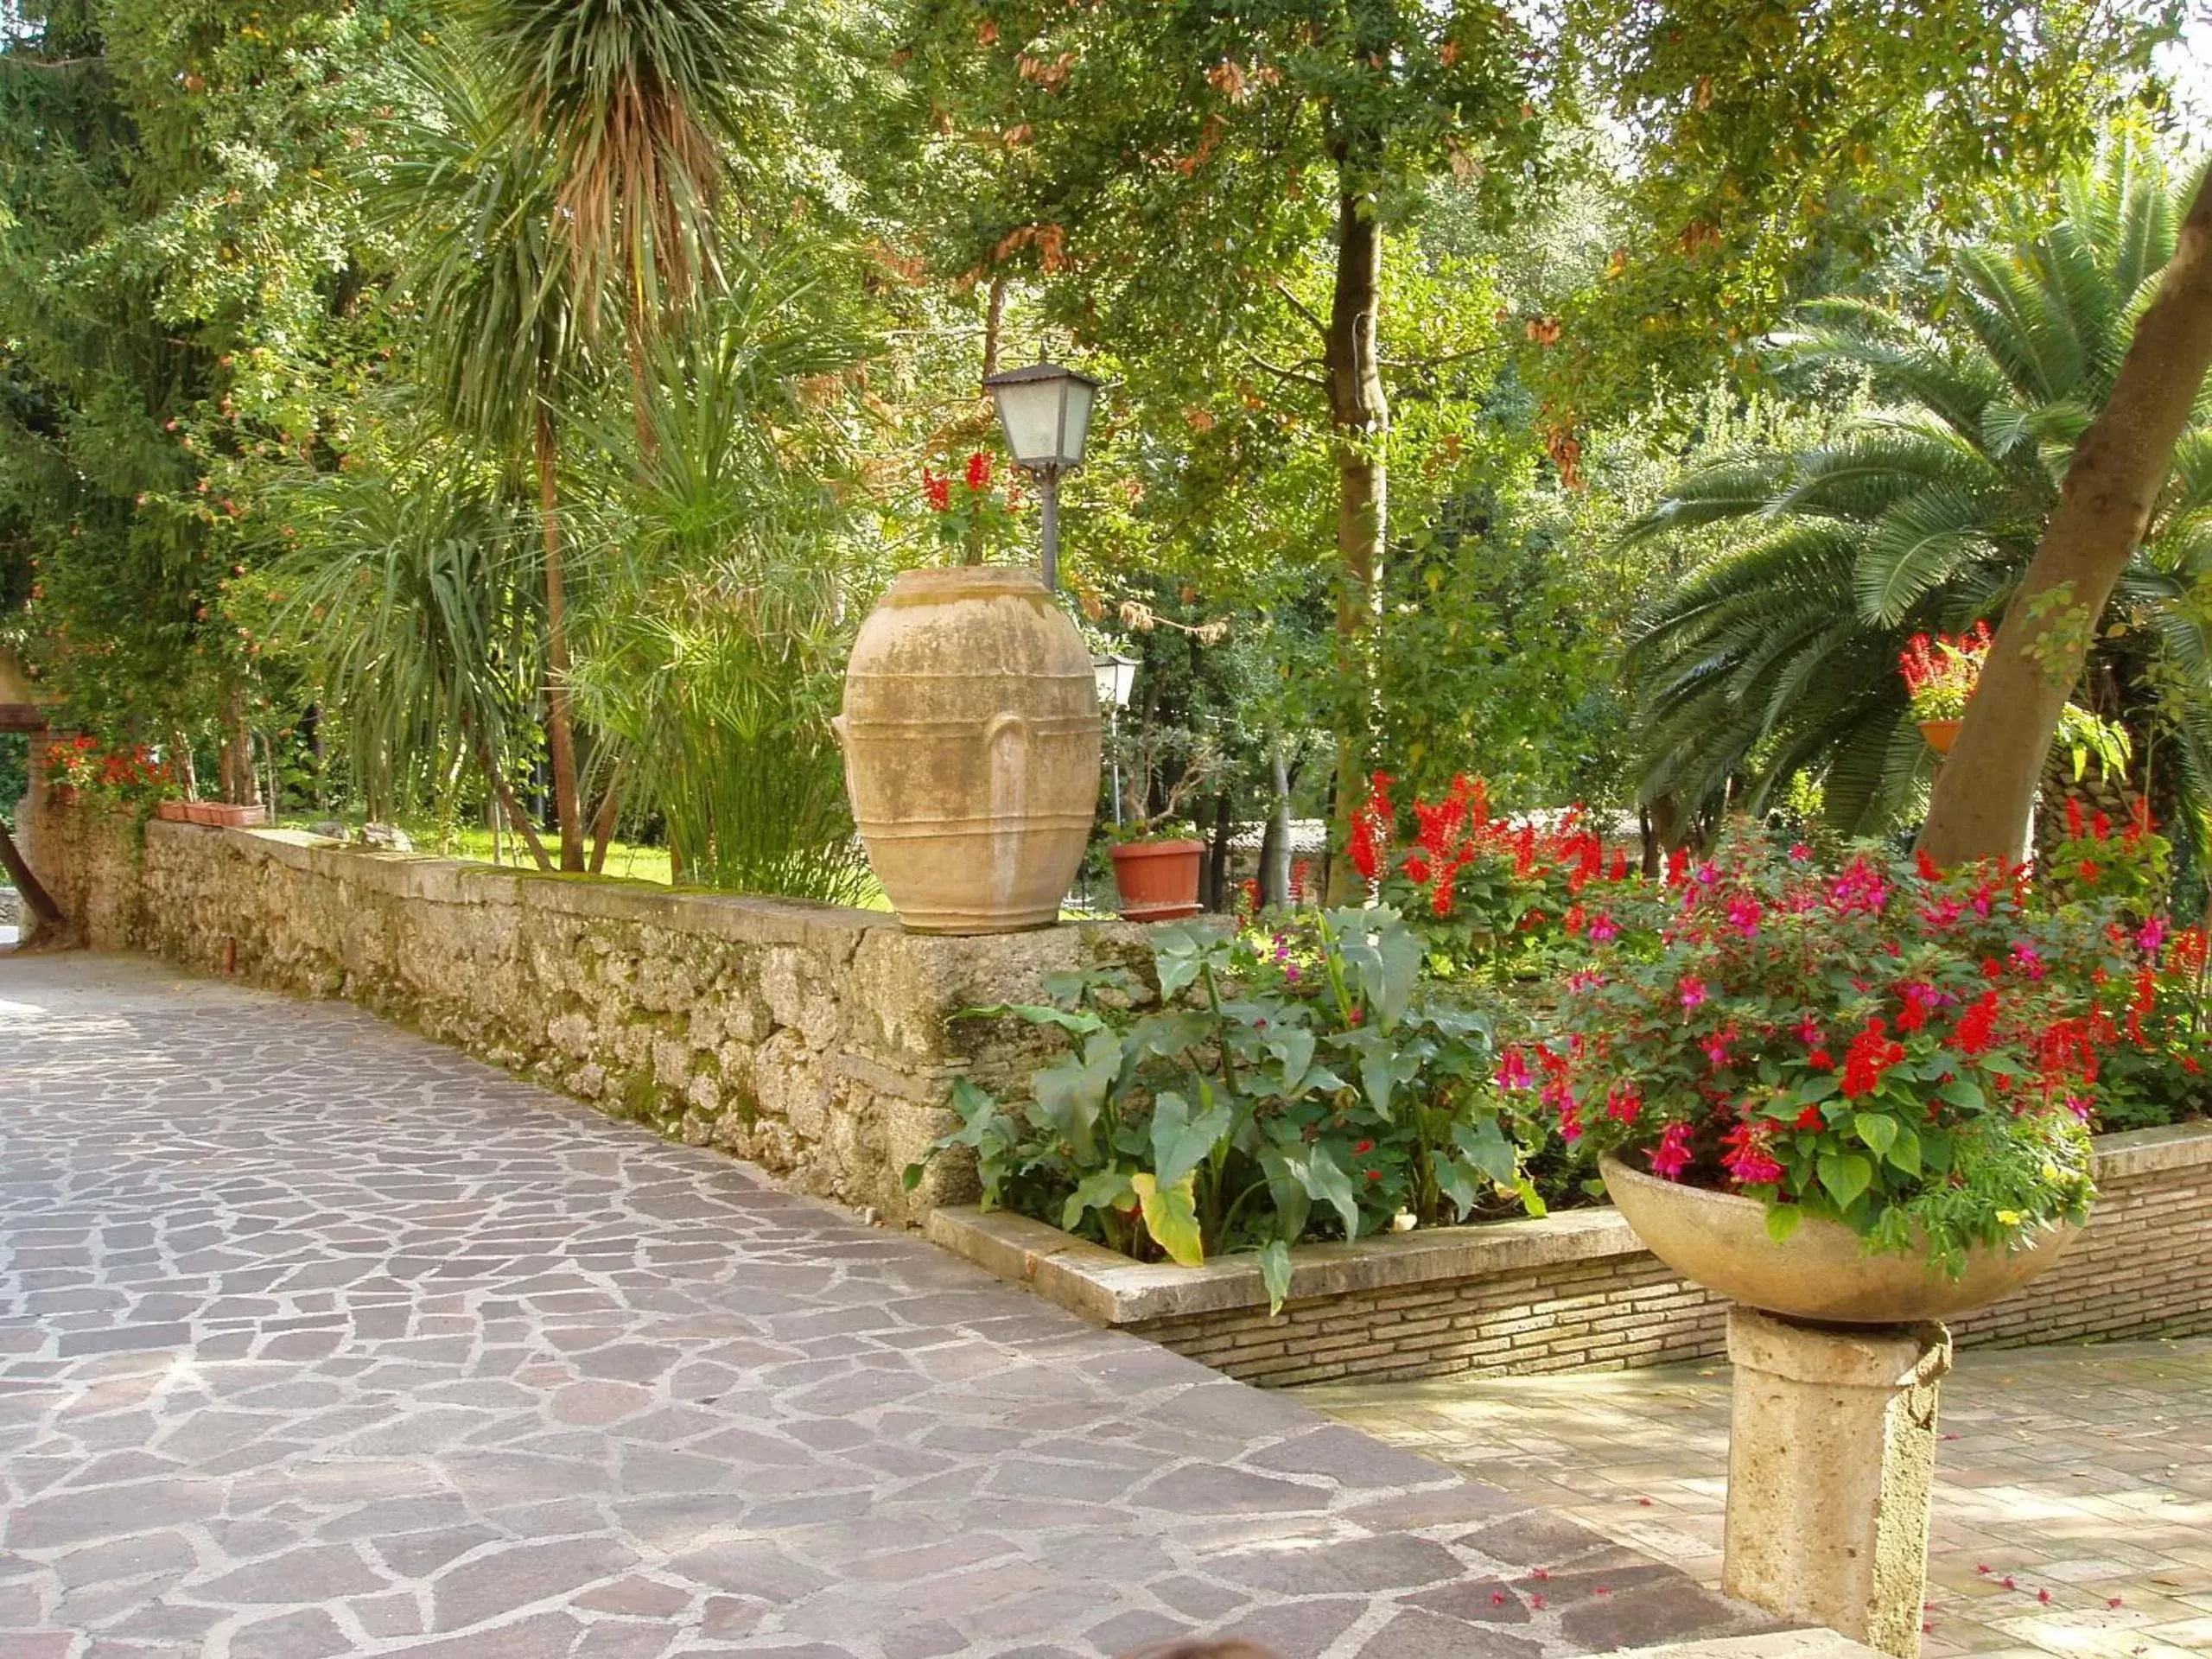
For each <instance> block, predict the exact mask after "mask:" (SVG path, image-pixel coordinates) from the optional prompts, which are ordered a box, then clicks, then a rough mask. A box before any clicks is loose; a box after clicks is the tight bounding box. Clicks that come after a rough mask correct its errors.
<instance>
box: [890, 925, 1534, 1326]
mask: <svg viewBox="0 0 2212 1659" xmlns="http://www.w3.org/2000/svg"><path fill="white" fill-rule="evenodd" d="M1154 941H1155V943H1154V963H1153V970H1154V976H1155V978H1156V982H1157V983H1156V989H1155V988H1150V987H1147V986H1146V985H1145V984H1144V983H1143V982H1141V981H1140V980H1139V979H1137V978H1136V977H1135V976H1134V975H1132V974H1130V973H1128V971H1126V970H1124V969H1105V970H1102V971H1095V972H1092V973H1089V974H1085V975H1082V976H1073V977H1071V978H1069V979H1067V980H1066V981H1065V982H1063V983H1062V984H1061V985H1060V986H1059V987H1058V992H1059V996H1060V1000H1059V1001H1057V1002H1056V1003H1054V1004H1052V1005H1051V1006H1035V1007H993V1008H983V1009H977V1010H975V1011H974V1012H973V1013H972V1014H969V1016H967V1017H969V1018H995V1017H1000V1016H1007V1015H1011V1016H1013V1017H1014V1018H1018V1019H1020V1020H1027V1021H1028V1022H1030V1023H1032V1024H1033V1025H1037V1026H1039V1027H1047V1028H1052V1029H1057V1030H1058V1031H1061V1032H1064V1033H1066V1034H1067V1039H1068V1043H1069V1052H1068V1053H1067V1054H1066V1055H1065V1058H1061V1059H1059V1060H1058V1061H1056V1062H1055V1063H1054V1064H1052V1065H1047V1066H1045V1067H1043V1068H1041V1069H1040V1070H1039V1071H1037V1072H1036V1073H1035V1074H1034V1075H1033V1077H1032V1079H1031V1090H1030V1097H1029V1099H1028V1100H1027V1101H1026V1102H1017V1103H1011V1104H1001V1103H1000V1102H998V1101H996V1100H995V1099H994V1098H992V1097H991V1096H989V1095H988V1094H986V1093H985V1092H984V1091H983V1090H981V1089H980V1088H977V1087H976V1085H975V1084H972V1083H969V1082H968V1081H967V1080H966V1079H963V1080H961V1081H960V1082H959V1083H958V1084H956V1085H955V1096H954V1104H955V1106H956V1107H957V1109H958V1110H959V1112H960V1115H961V1118H962V1126H961V1128H958V1129H957V1130H955V1131H953V1132H952V1133H951V1134H950V1135H947V1136H946V1137H945V1138H944V1140H943V1141H940V1142H939V1143H938V1146H937V1147H936V1148H934V1149H933V1155H935V1154H942V1153H944V1152H945V1151H948V1150H950V1148H952V1147H966V1148H969V1149H970V1150H972V1151H973V1152H974V1153H975V1154H976V1161H977V1165H978V1167H979V1169H980V1171H981V1173H982V1181H983V1193H984V1200H985V1202H986V1203H987V1204H990V1205H1006V1206H1007V1207H1010V1208H1013V1209H1016V1210H1019V1211H1021V1212H1022V1213H1024V1214H1027V1215H1032V1216H1035V1217H1039V1219H1041V1220H1046V1221H1050V1222H1052V1224H1055V1225H1057V1226H1060V1227H1065V1228H1066V1229H1068V1230H1071V1231H1073V1232H1077V1233H1080V1234H1082V1235H1083V1236H1086V1237H1090V1238H1095V1239H1098V1240H1100V1241H1102V1242H1103V1243H1106V1244H1108V1245H1109V1246H1110V1247H1112V1248H1114V1249H1119V1250H1122V1251H1125V1252H1127V1253H1128V1254H1130V1255H1137V1256H1140V1257H1151V1256H1154V1255H1163V1254H1164V1255H1166V1256H1168V1257H1169V1258H1170V1259H1172V1260H1174V1261H1177V1262H1184V1263H1185V1264H1187V1265H1196V1264H1197V1263H1198V1262H1200V1261H1202V1260H1203V1259H1204V1258H1205V1256H1206V1255H1222V1254H1224V1253H1226V1252H1230V1251H1235V1250H1240V1249H1259V1250H1262V1252H1268V1251H1272V1250H1274V1249H1275V1247H1287V1246H1288V1245H1290V1244H1293V1243H1297V1242H1298V1241H1300V1239H1305V1238H1325V1237H1343V1238H1357V1237H1358V1236H1361V1235H1362V1234H1363V1233H1368V1232H1373V1231H1376V1230H1378V1229H1383V1228H1387V1227H1389V1226H1390V1225H1392V1224H1393V1217H1395V1216H1397V1215H1398V1214H1399V1213H1400V1212H1402V1211H1403V1212H1408V1213H1409V1214H1410V1215H1411V1216H1412V1217H1414V1218H1415V1219H1417V1220H1418V1221H1419V1222H1420V1223H1421V1224H1426V1225H1435V1224H1442V1223H1446V1222H1450V1221H1453V1220H1459V1219H1464V1218H1465V1217H1469V1216H1471V1215H1472V1214H1475V1213H1477V1212H1478V1211H1484V1210H1486V1209H1490V1208H1493V1207H1495V1206H1496V1205H1497V1203H1498V1201H1499V1199H1500V1198H1501V1197H1503V1198H1510V1199H1514V1200H1516V1201H1517V1202H1518V1203H1519V1204H1521V1205H1525V1206H1526V1207H1528V1208H1529V1209H1530V1210H1532V1211H1538V1212H1541V1207H1542V1206H1541V1202H1540V1201H1539V1200H1538V1199H1537V1198H1536V1196H1535V1190H1534V1189H1533V1188H1532V1187H1531V1186H1530V1185H1529V1181H1528V1179H1527V1178H1526V1177H1525V1175H1524V1174H1523V1173H1522V1159H1523V1157H1524V1156H1525V1154H1526V1153H1527V1152H1528V1151H1529V1147H1528V1146H1527V1145H1525V1144H1523V1141H1522V1137H1523V1136H1525V1135H1526V1133H1527V1131H1526V1128H1525V1127H1524V1126H1523V1125H1522V1124H1521V1123H1520V1122H1518V1120H1517V1119H1516V1118H1515V1117H1514V1116H1512V1115H1510V1114H1509V1113H1504V1112H1503V1111H1501V1109H1500V1106H1499V1103H1498V1100H1497V1095H1496V1093H1495V1091H1494V1090H1493V1088H1492V1087H1491V1078H1490V1072H1491V1045H1490V1039H1489V1027H1488V1022H1487V1021H1486V1020H1485V1019H1484V1017H1483V1016H1482V1015H1481V1014H1478V1013H1475V1012H1472V1011H1471V1010H1469V1009H1468V1008H1466V1007H1463V1006H1461V1005H1460V1004H1459V1002H1457V1001H1454V1000H1453V999H1452V997H1451V996H1449V995H1447V994H1446V993H1445V992H1444V990H1443V989H1442V988H1440V987H1439V986H1438V985H1436V984H1435V983H1433V982H1431V981H1429V980H1428V979H1427V977H1426V976H1424V973H1423V971H1422V963H1423V957H1424V951H1423V949H1422V945H1421V940H1420V938H1419V937H1418V936H1417V935H1415V934H1414V932H1413V931H1411V930H1409V929H1408V927H1407V926H1406V925H1405V924H1404V923H1403V922H1402V920H1401V919H1400V918H1399V917H1398V915H1397V913H1396V912H1395V911H1391V910H1389V909H1387V908H1386V909H1379V910H1364V911H1359V910H1353V911H1332V912H1321V913H1315V914H1311V915H1308V916H1305V917H1302V918H1297V919H1295V920H1290V921H1286V922H1285V923H1284V924H1283V925H1281V926H1280V927H1278V928H1277V929H1276V930H1275V931H1273V932H1272V933H1271V934H1268V935H1258V934H1239V933H1236V932H1235V931H1230V930H1228V929H1225V928H1223V927H1220V926H1211V925H1167V926H1162V927H1160V928H1158V929H1156V930H1154ZM920 1173H921V1169H920V1166H916V1167H914V1168H913V1169H911V1170H909V1171H908V1172H907V1174H908V1179H909V1181H910V1183H911V1182H912V1181H914V1180H917V1179H919V1176H920ZM1262 1267H1263V1271H1265V1272H1266V1273H1267V1274H1268V1285H1269V1290H1270V1294H1271V1295H1272V1296H1273V1297H1274V1300H1276V1301H1277V1302H1278V1304H1279V1303H1280V1301H1281V1296H1282V1294H1283V1290H1284V1287H1286V1286H1287V1257H1286V1256H1284V1255H1281V1254H1280V1253H1277V1254H1268V1255H1263V1262H1262Z"/></svg>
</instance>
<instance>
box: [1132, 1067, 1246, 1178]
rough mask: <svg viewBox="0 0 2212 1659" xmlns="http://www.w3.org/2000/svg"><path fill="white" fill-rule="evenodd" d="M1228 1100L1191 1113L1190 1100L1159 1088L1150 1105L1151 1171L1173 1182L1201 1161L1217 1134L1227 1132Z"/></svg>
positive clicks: (1211, 1146)
mask: <svg viewBox="0 0 2212 1659" xmlns="http://www.w3.org/2000/svg"><path fill="white" fill-rule="evenodd" d="M1230 1118H1231V1112H1230V1104H1229V1103H1228V1102H1227V1101H1225V1100H1217V1101H1215V1102H1214V1103H1212V1104H1211V1105H1210V1106H1208V1107H1206V1108H1205V1109H1203V1110H1201V1111H1200V1112H1199V1113H1198V1116H1195V1117H1193V1116H1192V1115H1191V1106H1190V1103H1189V1102H1188V1101H1186V1100H1185V1099H1184V1098H1183V1096H1180V1095H1179V1094H1176V1093H1175V1092H1173V1090H1162V1091H1161V1092H1160V1096H1159V1097H1158V1098H1157V1099H1155V1100H1154V1102H1153V1106H1152V1160H1153V1170H1154V1174H1155V1175H1156V1176H1157V1177H1158V1178H1159V1179H1160V1181H1161V1182H1162V1183H1163V1184H1165V1185H1169V1186H1173V1185H1174V1184H1175V1183H1176V1182H1178V1181H1179V1180H1181V1179H1183V1178H1184V1177H1185V1175H1187V1174H1189V1173H1191V1172H1192V1170H1194V1169H1196V1168H1197V1167H1198V1166H1199V1165H1200V1164H1201V1163H1203V1162H1204V1161H1205V1159H1206V1156H1207V1154H1210V1153H1211V1152H1212V1151H1213V1149H1214V1146H1215V1144H1216V1143H1217V1141H1220V1139H1221V1137H1222V1136H1223V1135H1227V1134H1228V1133H1229V1126H1230Z"/></svg>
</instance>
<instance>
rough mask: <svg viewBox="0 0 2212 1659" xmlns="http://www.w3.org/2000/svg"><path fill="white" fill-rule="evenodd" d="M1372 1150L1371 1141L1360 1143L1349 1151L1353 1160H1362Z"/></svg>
mask: <svg viewBox="0 0 2212 1659" xmlns="http://www.w3.org/2000/svg"><path fill="white" fill-rule="evenodd" d="M1374 1150H1375V1143H1374V1142H1373V1141H1360V1142H1358V1143H1357V1144H1356V1145H1355V1146H1354V1147H1352V1149H1351V1151H1352V1156H1353V1157H1355V1158H1363V1157H1365V1156H1366V1155H1367V1154H1369V1153H1370V1152H1372V1151H1374Z"/></svg>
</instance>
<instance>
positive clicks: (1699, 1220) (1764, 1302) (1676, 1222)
mask: <svg viewBox="0 0 2212 1659" xmlns="http://www.w3.org/2000/svg"><path fill="white" fill-rule="evenodd" d="M1598 1168H1599V1173H1600V1174H1602V1175H1603V1176H1604V1177H1605V1191H1606V1192H1608V1193H1609V1194H1610V1195H1611V1198H1612V1200H1613V1203H1614V1205H1616V1206H1617V1207H1618V1209H1619V1211H1620V1212H1621V1214H1622V1216H1623V1217H1625V1218H1626V1219H1627V1221H1628V1224H1629V1225H1630V1227H1631V1228H1632V1229H1634V1230H1635V1232H1636V1236H1637V1237H1638V1238H1639V1239H1641V1240H1642V1241H1643V1246H1644V1248H1645V1249H1648V1250H1649V1251H1650V1252H1651V1254H1652V1255H1656V1256H1657V1257H1658V1258H1659V1259H1660V1260H1661V1261H1662V1262H1665V1263H1666V1264H1667V1265H1668V1266H1669V1267H1670V1268H1674V1270H1675V1272H1677V1273H1679V1274H1681V1275H1682V1277H1683V1278H1685V1279H1688V1280H1689V1281H1692V1282H1693V1283H1695V1284H1700V1285H1703V1286H1704V1287H1706V1288H1707V1289H1708V1290H1714V1291H1718V1292H1719V1294H1721V1295H1723V1296H1727V1297H1731V1298H1732V1299H1733V1300H1737V1301H1738V1302H1742V1303H1744V1304H1745V1305H1746V1306H1751V1307H1757V1308H1763V1309H1764V1310H1765V1311H1766V1312H1768V1313H1780V1314H1783V1315H1784V1316H1786V1317H1788V1318H1790V1319H1821V1320H1826V1321H1828V1322H1831V1323H1834V1324H1837V1325H1906V1324H1911V1323H1913V1322H1915V1321H1917V1320H1922V1319H1950V1318H1953V1317H1955V1315H1958V1314H1961V1313H1968V1312H1970V1311H1972V1310H1973V1309H1974V1308H1977V1307H1982V1306H1986V1305H1987V1304H1989V1303H1991V1302H1996V1301H2001V1300H2004V1299H2005V1297H2007V1296H2009V1295H2011V1294H2012V1293H2013V1292H2014V1291H2016V1290H2018V1289H2019V1288H2020V1287H2021V1286H2023V1285H2024V1284H2026V1283H2027V1282H2028V1281H2030V1280H2031V1279H2033V1278H2035V1277H2036V1276H2037V1274H2041V1273H2043V1272H2044V1271H2045V1270H2047V1269H2048V1268H2051V1267H2053V1266H2054V1265H2056V1262H2057V1261H2058V1258H2059V1257H2060V1256H2061V1255H2063V1254H2064V1253H2065V1250H2066V1248H2067V1247H2068V1246H2069V1244H2071V1243H2073V1242H2074V1240H2075V1238H2076V1237H2078V1236H2080V1233H2081V1229H2079V1228H2074V1227H2069V1228H2063V1229H2061V1230H2058V1231H2056V1232H2052V1233H2046V1234H2044V1235H2043V1236H2041V1237H2039V1238H2037V1240H2036V1241H2035V1242H2034V1243H2031V1244H2029V1245H2026V1246H2024V1247H2023V1248H2021V1249H2015V1250H2009V1251H2004V1250H1992V1249H1982V1248H1980V1247H1977V1248H1976V1249H1974V1250H1973V1251H1972V1252H1971V1253H1970V1254H1969V1255H1967V1267H1966V1271H1965V1273H1964V1274H1961V1276H1960V1277H1958V1278H1956V1279H1953V1278H1950V1277H1949V1276H1948V1275H1947V1274H1945V1273H1944V1272H1943V1271H1942V1269H1941V1268H1936V1267H1933V1266H1931V1265H1930V1264H1929V1263H1928V1262H1925V1261H1923V1259H1922V1258H1920V1257H1919V1256H1916V1255H1867V1254H1866V1245H1865V1241H1863V1240H1862V1239H1861V1238H1860V1237H1859V1235H1858V1234H1856V1233H1854V1232H1853V1231H1852V1230H1851V1229H1849V1228H1848V1227H1846V1226H1843V1225H1842V1224H1840V1223H1837V1222H1833V1221H1819V1220H1815V1219H1812V1218H1809V1217H1808V1219H1806V1220H1805V1221H1803V1222H1802V1223H1801V1224H1799V1226H1798V1228H1797V1230H1796V1232H1795V1233H1793V1234H1791V1235H1790V1236H1789V1238H1788V1239H1786V1240H1785V1241H1783V1243H1779V1244H1777V1243H1775V1242H1774V1240H1773V1238H1772V1237H1771V1236H1769V1234H1768V1232H1767V1230H1766V1206H1765V1205H1763V1204H1761V1203H1760V1202H1759V1201H1758V1199H1756V1198H1743V1197H1741V1196H1739V1195H1738V1194H1736V1193H1733V1192H1711V1191H1709V1190H1707V1188H1704V1187H1701V1186H1685V1185H1682V1184H1681V1182H1679V1181H1664V1180H1661V1179H1659V1178H1658V1177H1657V1176H1656V1175H1649V1174H1646V1173H1643V1171H1641V1170H1637V1169H1631V1168H1630V1167H1629V1166H1627V1165H1626V1164H1624V1163H1623V1162H1621V1161H1620V1160H1618V1158H1614V1157H1611V1156H1610V1155H1608V1156H1606V1157H1603V1158H1600V1159H1599V1160H1598Z"/></svg>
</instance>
